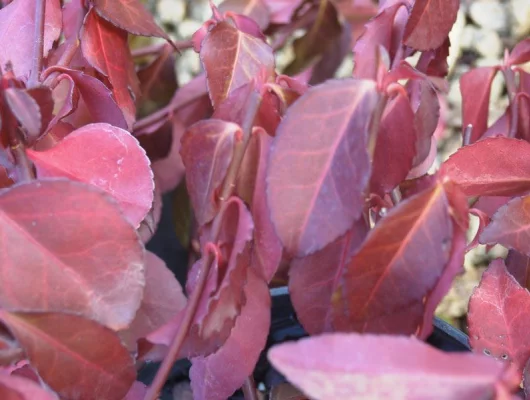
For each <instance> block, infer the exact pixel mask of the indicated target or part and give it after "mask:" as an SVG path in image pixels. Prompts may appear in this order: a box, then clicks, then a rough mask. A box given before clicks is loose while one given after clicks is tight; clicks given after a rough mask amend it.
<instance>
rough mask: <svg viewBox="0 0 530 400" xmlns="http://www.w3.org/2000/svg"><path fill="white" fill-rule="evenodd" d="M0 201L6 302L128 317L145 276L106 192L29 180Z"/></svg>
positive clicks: (106, 318)
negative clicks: (29, 181)
mask: <svg viewBox="0 0 530 400" xmlns="http://www.w3.org/2000/svg"><path fill="white" fill-rule="evenodd" d="M0 209H1V210H2V213H0V254H2V263H0V274H1V275H2V280H1V281H0V306H1V307H2V308H3V309H6V310H42V311H56V310H61V311H65V312H66V311H70V312H76V313H82V314H83V315H84V316H86V317H87V318H93V319H95V320H97V321H99V322H101V323H102V324H104V325H106V326H109V327H111V328H113V329H121V328H124V327H126V326H128V325H129V323H130V322H131V321H132V320H133V319H134V316H135V314H136V311H137V310H138V307H139V306H140V302H141V298H142V293H143V288H144V284H145V278H144V270H143V263H144V255H143V248H142V245H141V243H140V241H139V239H138V236H137V235H136V232H135V231H134V228H133V227H132V226H131V224H129V223H128V222H127V221H126V220H125V219H124V218H123V217H122V215H121V212H120V210H119V208H118V207H117V205H116V204H114V202H112V201H110V198H109V197H108V196H107V195H105V194H104V193H102V192H101V191H100V190H96V188H92V187H90V186H87V185H84V184H81V183H78V182H71V181H67V180H62V179H54V180H44V181H34V182H31V183H26V184H19V185H16V186H13V187H11V188H8V189H4V190H2V191H0Z"/></svg>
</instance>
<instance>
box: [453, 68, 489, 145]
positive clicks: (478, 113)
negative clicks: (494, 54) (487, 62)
mask: <svg viewBox="0 0 530 400" xmlns="http://www.w3.org/2000/svg"><path fill="white" fill-rule="evenodd" d="M498 70H499V68H498V67H479V68H473V69H471V70H470V71H468V72H466V73H465V74H464V75H462V77H461V78H460V92H461V93H462V126H463V127H464V128H466V127H467V126H468V125H472V126H473V130H472V132H471V137H470V141H469V143H475V142H476V141H477V140H479V139H480V138H481V137H482V135H483V134H484V132H486V129H487V128H488V114H489V103H490V92H491V84H492V82H493V78H495V75H496V74H497V72H498Z"/></svg>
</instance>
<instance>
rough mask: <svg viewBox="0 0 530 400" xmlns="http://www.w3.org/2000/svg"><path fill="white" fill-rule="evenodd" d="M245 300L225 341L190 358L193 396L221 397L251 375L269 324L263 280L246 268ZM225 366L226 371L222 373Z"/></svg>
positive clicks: (208, 399)
mask: <svg viewBox="0 0 530 400" xmlns="http://www.w3.org/2000/svg"><path fill="white" fill-rule="evenodd" d="M245 297H246V298H247V303H246V304H245V305H244V306H243V308H242V310H241V314H240V315H239V316H238V317H237V319H236V322H235V326H234V328H233V329H232V332H231V333H230V336H229V337H228V339H227V340H226V342H225V343H224V344H223V345H222V346H221V348H220V349H219V350H217V351H216V352H215V353H214V354H211V355H209V356H207V357H197V358H192V359H191V362H192V367H191V369H190V378H191V387H192V389H193V395H194V399H195V400H225V399H227V398H228V397H229V396H231V395H232V393H234V392H235V391H236V390H237V389H239V388H240V387H241V386H242V385H243V382H244V381H245V379H246V378H247V377H248V376H249V375H252V371H254V368H255V366H256V363H257V361H258V357H259V355H260V353H261V351H262V350H263V348H264V347H265V342H266V339H267V332H268V331H269V326H270V305H271V300H270V294H269V291H268V287H267V283H266V282H265V281H264V280H263V279H262V278H261V277H260V276H258V274H256V272H255V271H254V270H251V269H249V271H248V278H247V284H246V285H245ZM227 369H229V370H230V373H228V374H227V373H226V371H227Z"/></svg>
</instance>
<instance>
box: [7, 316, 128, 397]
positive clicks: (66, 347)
mask: <svg viewBox="0 0 530 400" xmlns="http://www.w3.org/2000/svg"><path fill="white" fill-rule="evenodd" d="M0 319H2V321H3V322H4V323H5V324H6V325H7V326H8V327H9V329H10V330H11V332H12V333H13V335H14V336H15V337H16V338H17V340H18V341H19V342H20V343H21V345H22V346H23V347H24V349H25V351H26V354H27V355H28V359H29V360H30V363H31V365H32V366H33V367H34V368H35V369H36V370H37V371H38V372H39V375H40V377H41V378H42V379H43V380H44V381H45V382H46V383H47V384H48V385H49V386H50V387H51V388H52V389H53V390H55V391H56V392H57V393H58V394H59V395H60V396H61V397H62V398H67V399H101V400H111V399H120V398H123V397H124V396H125V395H126V394H127V392H128V391H129V388H130V387H131V386H132V384H133V382H134V380H135V378H136V369H135V368H134V363H133V359H132V357H131V356H130V355H129V352H128V351H127V349H126V348H125V347H123V346H122V345H121V343H120V339H119V338H118V336H117V335H116V333H114V332H113V331H111V330H110V329H108V328H105V327H104V326H102V325H99V324H98V323H96V322H94V321H91V320H89V319H85V318H81V317H79V316H77V315H72V314H60V313H35V312H28V313H21V312H7V311H0Z"/></svg>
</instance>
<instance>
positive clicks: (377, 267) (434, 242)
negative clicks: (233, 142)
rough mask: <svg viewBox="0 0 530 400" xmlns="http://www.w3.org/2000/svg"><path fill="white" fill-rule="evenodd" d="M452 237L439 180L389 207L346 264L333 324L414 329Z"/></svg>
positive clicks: (382, 330) (365, 329)
mask: <svg viewBox="0 0 530 400" xmlns="http://www.w3.org/2000/svg"><path fill="white" fill-rule="evenodd" d="M452 237H453V229H452V224H451V220H450V218H449V204H448V199H447V195H446V193H445V190H444V187H443V186H442V185H441V184H436V185H435V186H434V187H432V188H429V189H427V190H425V191H423V192H420V193H419V194H417V195H415V196H414V197H411V198H409V199H406V200H404V201H402V202H401V203H399V204H398V205H397V206H396V207H394V208H393V209H391V210H390V211H389V212H388V214H387V215H386V216H385V217H383V218H382V219H381V220H380V221H379V222H378V223H377V224H376V226H375V228H374V229H372V230H371V231H370V233H369V234H368V236H367V237H366V240H365V241H364V243H363V245H362V246H361V248H360V249H359V251H358V252H357V254H355V256H354V257H353V258H352V259H351V260H350V262H349V263H348V265H347V266H346V267H345V271H344V275H343V282H342V283H341V286H340V287H339V289H338V290H337V291H336V292H335V293H334V298H333V305H334V309H335V313H336V318H335V319H334V322H333V325H334V326H335V328H336V329H337V330H350V331H351V330H354V331H356V332H377V333H395V334H409V335H410V334H413V333H415V331H416V329H417V328H418V326H419V325H420V324H421V320H422V318H423V313H424V306H425V303H424V298H425V296H426V295H428V294H429V293H430V292H431V291H432V290H433V289H434V288H435V286H436V285H437V283H438V280H439V279H440V277H441V276H442V273H443V271H444V268H445V267H446V265H447V263H448V261H449V258H450V255H451V247H450V246H451V241H452Z"/></svg>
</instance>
